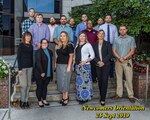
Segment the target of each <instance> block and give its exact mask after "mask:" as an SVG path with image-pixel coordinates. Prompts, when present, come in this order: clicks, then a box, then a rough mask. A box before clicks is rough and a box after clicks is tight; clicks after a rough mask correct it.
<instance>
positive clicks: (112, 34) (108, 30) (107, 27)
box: [99, 15, 118, 80]
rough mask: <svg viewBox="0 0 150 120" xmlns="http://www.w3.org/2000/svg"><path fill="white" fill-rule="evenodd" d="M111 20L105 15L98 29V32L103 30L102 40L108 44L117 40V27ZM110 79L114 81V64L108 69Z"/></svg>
mask: <svg viewBox="0 0 150 120" xmlns="http://www.w3.org/2000/svg"><path fill="white" fill-rule="evenodd" d="M111 21H112V18H111V16H110V15H106V17H105V24H103V25H101V26H100V27H99V30H104V32H105V37H104V40H106V41H108V42H110V44H111V45H112V44H113V41H114V40H115V39H117V37H118V30H117V27H116V26H115V25H114V24H112V23H111ZM109 76H110V78H111V79H112V80H113V79H114V62H113V61H112V62H111V67H110V73H109Z"/></svg>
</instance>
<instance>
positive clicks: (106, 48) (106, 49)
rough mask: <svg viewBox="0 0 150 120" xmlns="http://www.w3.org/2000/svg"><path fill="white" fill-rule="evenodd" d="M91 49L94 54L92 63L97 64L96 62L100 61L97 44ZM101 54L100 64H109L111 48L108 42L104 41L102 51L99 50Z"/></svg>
mask: <svg viewBox="0 0 150 120" xmlns="http://www.w3.org/2000/svg"><path fill="white" fill-rule="evenodd" d="M93 49H94V52H95V58H94V61H95V63H96V64H97V62H99V61H100V56H99V43H98V42H97V43H96V44H94V45H93ZM101 53H102V62H104V64H105V65H107V64H110V59H111V57H112V47H111V44H110V42H108V41H105V40H104V42H103V45H102V49H101Z"/></svg>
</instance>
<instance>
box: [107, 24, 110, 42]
mask: <svg viewBox="0 0 150 120" xmlns="http://www.w3.org/2000/svg"><path fill="white" fill-rule="evenodd" d="M107 41H108V42H110V28H109V24H108V26H107Z"/></svg>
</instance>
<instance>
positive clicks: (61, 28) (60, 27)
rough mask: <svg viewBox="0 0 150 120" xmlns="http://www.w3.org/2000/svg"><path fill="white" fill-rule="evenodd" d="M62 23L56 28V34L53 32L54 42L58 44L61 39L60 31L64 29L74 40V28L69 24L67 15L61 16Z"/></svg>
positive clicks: (70, 38) (71, 39)
mask: <svg viewBox="0 0 150 120" xmlns="http://www.w3.org/2000/svg"><path fill="white" fill-rule="evenodd" d="M60 23H61V24H60V25H59V26H57V27H56V28H55V30H54V34H53V39H54V42H55V43H56V44H58V41H59V38H60V33H61V32H62V31H65V32H67V33H68V37H69V40H70V41H72V42H73V31H72V29H71V28H70V27H69V25H67V24H66V23H67V17H66V16H65V15H62V16H61V17H60Z"/></svg>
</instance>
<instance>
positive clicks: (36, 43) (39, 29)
mask: <svg viewBox="0 0 150 120" xmlns="http://www.w3.org/2000/svg"><path fill="white" fill-rule="evenodd" d="M28 31H29V32H31V34H32V38H33V39H32V40H33V42H32V45H33V49H34V51H33V76H32V82H34V81H35V80H36V79H38V78H36V75H35V73H34V71H35V69H34V67H35V54H36V51H37V50H38V49H40V47H41V43H40V42H41V40H42V39H43V38H45V39H47V40H50V30H49V28H48V25H46V24H45V23H43V15H42V14H40V13H39V14H37V15H36V23H33V24H32V25H31V26H30V28H29V29H28Z"/></svg>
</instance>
